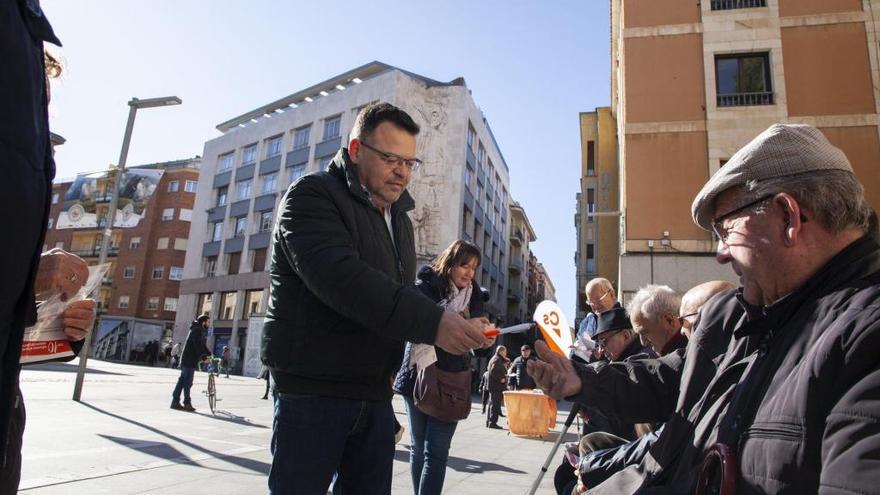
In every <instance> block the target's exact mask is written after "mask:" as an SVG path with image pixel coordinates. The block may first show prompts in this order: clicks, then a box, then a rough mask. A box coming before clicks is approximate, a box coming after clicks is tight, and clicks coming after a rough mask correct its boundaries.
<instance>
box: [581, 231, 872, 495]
mask: <svg viewBox="0 0 880 495" xmlns="http://www.w3.org/2000/svg"><path fill="white" fill-rule="evenodd" d="M878 350H880V246H878V245H877V243H876V242H875V241H873V240H870V239H868V238H867V237H866V238H862V239H860V240H858V241H855V242H854V243H852V244H851V245H850V246H848V247H847V248H845V249H844V250H843V251H841V252H840V253H838V254H837V255H836V256H835V257H834V258H833V259H832V260H830V261H829V262H828V263H827V264H826V265H825V267H823V268H822V269H820V270H819V271H818V272H817V273H816V274H815V275H813V276H812V277H811V278H810V279H809V280H808V281H807V282H806V283H805V284H804V285H803V286H802V287H801V288H799V289H798V290H796V291H795V292H793V293H792V294H789V295H788V296H786V297H784V298H783V299H781V300H779V301H777V302H776V303H774V304H772V305H770V306H768V307H765V308H755V307H753V306H750V305H748V304H747V303H745V301H743V300H742V296H741V294H740V292H739V291H736V292H734V291H730V292H726V293H722V294H719V295H718V296H716V297H715V298H713V299H712V300H711V301H710V302H709V303H707V305H706V306H704V308H703V313H702V315H701V316H700V321H699V322H698V324H697V329H696V332H695V333H694V336H693V339H692V340H691V343H690V344H689V345H688V349H687V354H686V357H685V358H684V360H682V359H681V355H680V353H673V354H670V355H668V356H664V357H663V358H660V359H657V360H643V361H641V362H637V363H627V365H628V368H624V367H619V366H618V367H617V369H615V368H614V367H613V366H612V367H607V366H606V367H605V369H604V370H593V371H590V370H587V369H585V368H584V367H578V371H579V373H580V375H581V378H582V380H583V383H584V387H583V392H582V393H581V394H579V395H578V396H577V398H578V400H580V401H588V402H592V401H605V400H612V401H614V402H615V404H614V405H615V406H616V407H615V411H616V412H617V413H619V414H621V415H622V416H624V417H627V418H629V419H632V420H635V421H646V420H651V419H652V418H656V417H657V416H662V415H663V414H664V413H666V412H668V408H669V404H670V400H669V396H670V394H669V392H668V389H669V387H668V386H667V385H665V383H669V381H670V380H676V379H680V388H681V391H680V393H679V394H678V397H677V400H676V401H674V403H675V407H674V410H675V413H674V414H673V416H672V418H671V419H670V421H669V422H667V424H666V426H665V428H664V431H663V434H662V435H661V436H660V439H659V440H658V441H657V443H656V444H655V445H654V446H653V447H652V449H651V451H650V455H648V456H647V457H646V458H645V460H644V461H643V462H642V464H640V465H639V466H632V467H629V468H627V469H625V470H623V471H621V472H619V473H617V474H616V475H614V476H612V477H611V478H609V479H608V480H607V481H606V482H605V483H602V484H601V485H599V487H597V488H594V489H593V490H592V491H591V493H600V494H602V493H692V492H693V489H694V485H695V483H696V479H697V476H698V474H699V469H700V464H701V462H702V460H703V457H704V453H705V451H706V450H707V449H708V448H709V447H711V446H712V445H713V444H714V443H715V442H716V441H718V440H720V441H722V442H724V443H726V444H728V445H729V446H731V447H732V448H733V449H734V450H735V451H736V461H735V464H736V472H737V479H736V483H737V493H876V490H877V474H876V473H877V465H878V463H880V426H878V425H880V419H878V418H880V401H878V400H877V390H880V359H878V358H877V356H878ZM676 356H678V358H679V359H678V361H676V360H675V358H676ZM626 374H629V376H625V375H626ZM637 381H638V382H639V384H638V385H636V382H637ZM646 390H650V391H651V392H647V393H646V392H645V391H646ZM636 391H638V393H636ZM612 396H614V397H617V398H616V399H612V398H611V397H612Z"/></svg>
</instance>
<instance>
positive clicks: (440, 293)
mask: <svg viewBox="0 0 880 495" xmlns="http://www.w3.org/2000/svg"><path fill="white" fill-rule="evenodd" d="M445 285H446V282H444V281H443V279H442V278H441V277H440V275H439V274H438V273H437V272H435V271H434V270H433V269H432V268H431V267H430V266H423V267H422V268H421V269H420V270H419V274H418V278H417V280H416V288H417V289H419V291H420V292H421V293H422V294H424V295H426V296H428V297H429V298H430V299H431V300H432V301H434V303H435V304H436V303H439V302H440V301H442V300H443V299H445V298H446V296H447V294H446V288H445V287H444V286H445ZM471 287H472V288H473V290H472V291H471V300H470V302H469V303H468V315H467V317H468V318H476V317H479V316H485V314H486V311H485V310H484V309H483V294H482V293H481V292H480V286H479V284H477V281H476V280H473V281H471ZM434 350H435V351H436V352H437V367H438V368H440V369H441V370H443V371H465V370H468V369H470V367H471V355H470V353H468V354H461V355H456V354H449V353H448V352H446V351H444V350H443V349H441V348H439V347H437V346H434ZM411 351H412V343H410V342H407V343H406V349H405V350H404V351H403V361H402V362H401V365H400V369H399V370H397V376H395V378H394V386H393V387H392V388H393V389H394V391H395V392H397V393H398V394H401V395H403V396H404V397H412V393H413V386H414V385H415V383H416V373H417V371H416V369H415V367H414V366H413V367H410V362H409V361H410V352H411Z"/></svg>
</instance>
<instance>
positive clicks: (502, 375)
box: [486, 345, 510, 430]
mask: <svg viewBox="0 0 880 495" xmlns="http://www.w3.org/2000/svg"><path fill="white" fill-rule="evenodd" d="M509 363H510V360H509V359H507V348H506V347H504V346H503V345H499V346H498V348H497V349H495V355H494V356H492V360H491V361H489V371H487V372H486V373H488V379H487V380H486V382H487V384H486V388H488V389H489V418H488V419H486V427H487V428H492V429H495V430H503V429H504V428H502V427H500V426H498V418H499V417H500V416H501V404H502V403H504V395H503V393H504V389H505V387H506V385H507V366H508V364H509Z"/></svg>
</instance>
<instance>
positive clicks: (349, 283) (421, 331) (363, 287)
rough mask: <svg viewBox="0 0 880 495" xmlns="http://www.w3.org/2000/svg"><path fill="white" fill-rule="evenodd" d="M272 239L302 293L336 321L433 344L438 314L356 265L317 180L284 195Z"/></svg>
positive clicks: (413, 293)
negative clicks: (333, 314) (320, 304)
mask: <svg viewBox="0 0 880 495" xmlns="http://www.w3.org/2000/svg"><path fill="white" fill-rule="evenodd" d="M377 214H378V213H377ZM276 236H281V238H282V241H283V242H282V243H281V244H280V246H281V247H282V249H283V255H284V256H285V257H286V258H287V260H288V262H289V263H290V266H292V267H293V269H294V270H295V271H296V273H297V275H299V277H300V278H301V279H302V281H303V282H304V283H305V285H306V286H307V287H308V289H309V290H310V291H311V292H312V293H313V294H314V295H315V296H316V297H317V298H318V299H320V300H321V302H323V303H324V304H326V305H328V306H329V307H331V308H333V309H334V310H335V311H337V312H338V313H340V314H341V315H343V316H345V317H346V318H349V319H351V320H353V321H356V322H358V323H360V324H361V325H363V326H365V327H367V328H369V329H370V330H372V331H374V332H376V333H379V334H382V335H384V336H386V337H390V338H394V339H397V340H408V341H410V342H416V343H433V342H434V340H435V339H436V336H437V326H438V325H439V323H440V318H441V316H442V314H443V310H442V309H441V308H439V307H437V306H436V305H435V304H434V303H433V302H431V301H430V300H429V299H428V298H426V297H425V296H423V295H422V294H420V293H419V291H418V290H416V289H415V288H414V287H413V286H412V284H400V283H397V282H394V281H393V280H392V279H391V278H389V277H388V275H386V274H385V273H382V272H381V271H379V270H376V269H375V268H372V267H371V266H369V265H367V264H366V263H364V262H363V261H361V259H360V257H359V255H358V252H357V251H356V250H355V248H354V245H353V243H352V237H351V233H350V232H349V230H348V228H347V227H346V225H345V224H344V221H343V220H342V215H341V213H340V211H339V210H338V208H337V205H336V204H335V203H334V202H333V201H332V199H331V198H330V195H329V192H328V191H327V190H326V189H325V188H324V187H323V186H322V185H321V184H320V183H319V179H317V178H314V177H310V176H306V177H305V178H303V179H301V180H300V181H299V182H297V184H296V185H295V186H294V187H293V188H292V189H291V190H290V191H289V192H288V194H287V195H285V201H284V203H283V204H282V207H281V215H280V219H279V225H278V229H277V232H276Z"/></svg>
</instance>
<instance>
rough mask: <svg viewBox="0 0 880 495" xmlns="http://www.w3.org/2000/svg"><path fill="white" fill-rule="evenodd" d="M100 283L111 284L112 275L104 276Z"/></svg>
mask: <svg viewBox="0 0 880 495" xmlns="http://www.w3.org/2000/svg"><path fill="white" fill-rule="evenodd" d="M101 285H113V277H104V278H102V279H101Z"/></svg>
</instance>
